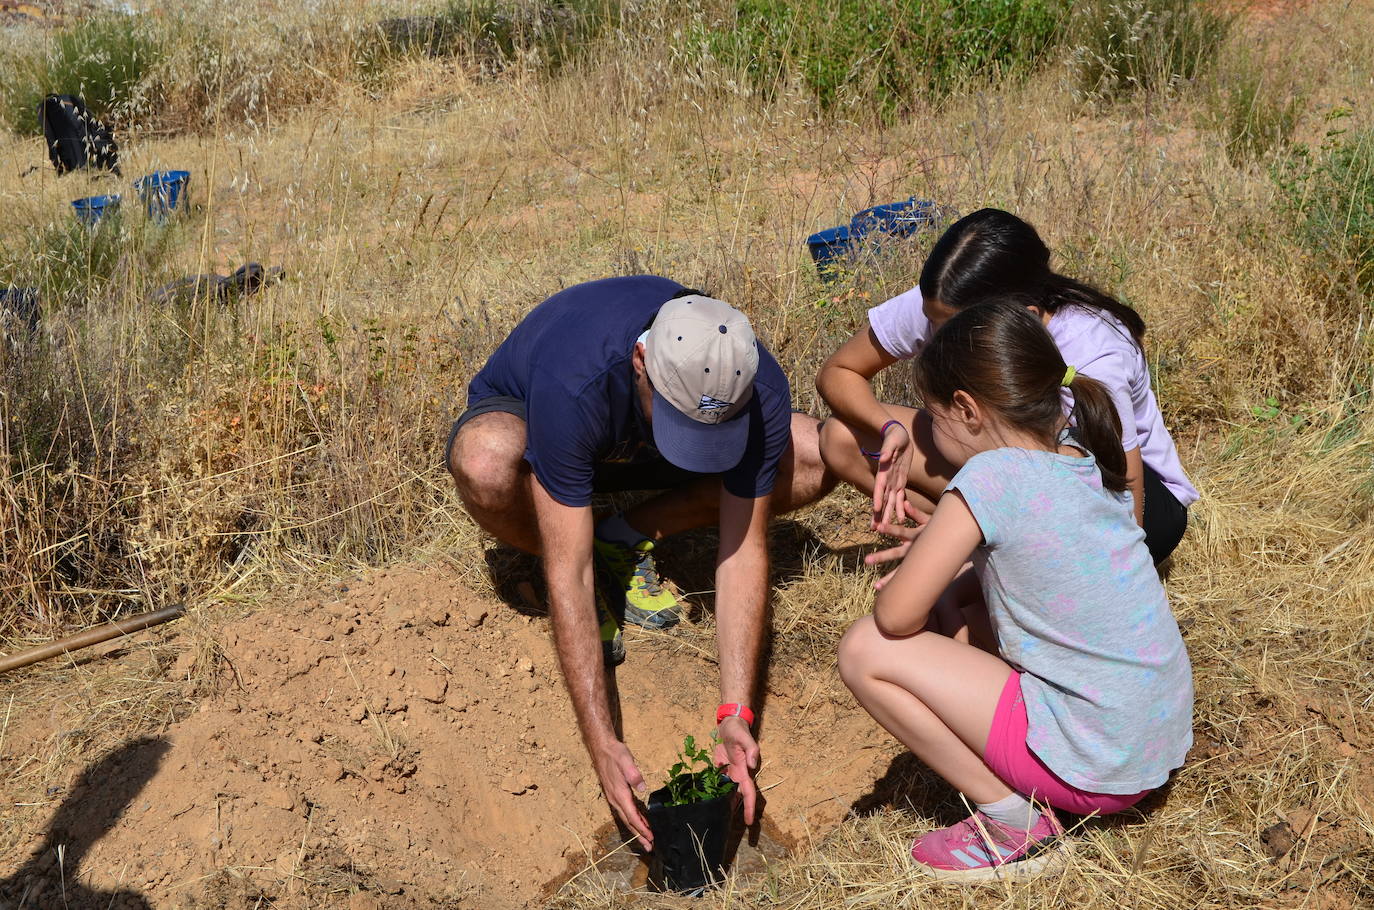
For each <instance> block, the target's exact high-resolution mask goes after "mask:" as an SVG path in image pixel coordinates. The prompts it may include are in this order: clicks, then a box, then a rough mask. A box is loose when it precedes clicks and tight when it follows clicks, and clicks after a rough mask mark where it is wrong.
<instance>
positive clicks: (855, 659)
mask: <svg viewBox="0 0 1374 910" xmlns="http://www.w3.org/2000/svg"><path fill="white" fill-rule="evenodd" d="M879 637H880V636H879V634H878V626H877V625H876V624H875V623H874V622H873V617H872V616H865V617H863V618H862V619H860V620H859V621H857V622H855V623H854V625H852V626H850V627H849V630H848V631H846V632H845V633H844V636H843V637H842V638H841V639H840V647H839V653H838V654H837V655H836V662H837V663H838V664H839V668H840V679H842V680H844V684H845V685H846V686H848V687H849V688H850V689H851V690H852V689H854V687H855V686H857V685H862V683H863V680H864V679H865V678H867V676H868V671H869V670H871V669H872V666H873V642H874V641H875V640H877V639H878V638H879Z"/></svg>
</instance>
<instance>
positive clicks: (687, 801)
mask: <svg viewBox="0 0 1374 910" xmlns="http://www.w3.org/2000/svg"><path fill="white" fill-rule="evenodd" d="M737 789H738V788H737V787H736V785H735V782H734V781H732V780H731V779H730V778H729V777H728V776H727V775H726V773H725V771H724V770H722V769H721V768H717V767H716V763H715V762H713V761H711V754H710V753H709V752H708V751H707V750H706V749H702V748H698V747H697V743H696V740H695V739H694V738H693V737H691V736H688V737H685V738H684V739H683V741H682V751H680V752H678V754H677V762H676V763H674V765H673V766H672V767H671V768H669V769H668V782H667V783H666V784H664V785H663V786H662V787H660V788H658V789H657V790H655V791H654V792H653V793H650V794H649V800H648V806H647V807H646V808H647V810H648V812H647V815H648V819H649V828H650V829H651V830H652V831H653V832H654V852H653V855H652V857H651V859H650V864H649V883H650V884H651V885H652V886H653V887H655V888H658V889H659V890H665V891H679V892H681V893H683V894H700V893H701V892H702V890H703V889H705V888H709V887H711V886H712V885H713V884H715V883H716V882H718V881H720V879H721V876H722V875H724V869H725V865H726V859H725V853H726V850H725V848H726V845H727V842H728V840H729V835H730V828H731V824H732V822H733V819H734V816H735V812H736V810H737V809H738V806H739V794H738V793H737Z"/></svg>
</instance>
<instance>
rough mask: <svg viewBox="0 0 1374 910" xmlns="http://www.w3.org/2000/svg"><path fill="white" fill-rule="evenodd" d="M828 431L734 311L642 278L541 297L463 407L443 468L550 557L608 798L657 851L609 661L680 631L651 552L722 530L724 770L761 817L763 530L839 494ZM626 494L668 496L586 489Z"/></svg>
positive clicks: (571, 681) (579, 707)
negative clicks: (828, 460)
mask: <svg viewBox="0 0 1374 910" xmlns="http://www.w3.org/2000/svg"><path fill="white" fill-rule="evenodd" d="M817 426H818V424H817V421H816V420H815V419H814V418H811V417H808V416H806V415H804V414H796V413H793V412H792V408H791V390H790V388H789V386H788V383H787V377H785V376H784V375H783V372H782V370H781V368H780V367H779V366H778V364H777V361H776V360H774V359H773V356H772V355H771V354H769V353H768V351H767V350H766V349H765V348H764V347H763V345H761V344H759V343H758V341H757V340H756V339H755V337H754V332H753V329H752V328H751V327H750V325H749V321H748V319H746V318H745V317H744V315H743V314H742V313H740V312H739V311H738V310H735V309H733V308H731V307H730V306H728V305H726V304H725V303H722V302H721V301H719V300H714V299H712V298H710V297H706V296H704V295H702V294H700V293H697V292H696V291H691V290H688V289H686V288H684V287H682V286H681V285H679V284H677V283H676V282H673V281H670V280H668V279H666V278H658V277H654V276H650V275H640V276H634V277H625V278H607V279H603V280H601V281H591V282H587V283H585V284H579V285H575V286H573V287H570V288H568V289H566V290H563V291H560V292H559V293H557V294H555V295H553V296H552V297H550V298H548V299H547V300H545V301H544V302H543V303H541V304H539V305H538V306H537V307H535V308H534V309H533V310H532V311H531V312H530V313H529V315H527V316H526V317H525V319H524V320H523V321H522V322H521V323H520V324H519V325H518V326H516V327H515V330H514V331H513V332H511V334H510V336H509V337H507V338H506V340H505V341H504V342H502V344H501V345H500V346H499V347H498V348H497V349H496V351H495V353H493V354H492V356H491V359H490V360H488V361H487V364H486V366H485V367H483V368H482V370H481V372H479V373H478V374H477V376H476V377H474V378H473V380H472V383H471V384H470V385H469V387H468V409H467V411H465V412H464V413H463V415H462V416H461V417H459V418H458V420H457V422H455V423H454V425H453V432H452V433H451V434H450V436H449V442H448V448H447V452H446V454H447V461H448V467H449V471H450V472H451V473H452V474H453V479H454V481H455V483H456V484H457V486H458V494H459V496H460V497H461V498H462V500H463V504H464V506H465V507H466V508H467V511H468V514H470V515H471V516H472V517H473V519H474V520H475V521H476V522H477V523H478V524H479V525H481V526H482V528H484V529H485V530H486V531H488V532H489V533H491V534H492V535H494V536H495V537H497V538H498V539H500V540H502V541H504V542H505V543H507V544H510V545H511V546H514V547H518V548H519V549H521V550H525V551H527V552H529V553H533V554H536V555H538V556H540V557H542V559H543V563H544V573H545V577H546V580H547V583H548V591H549V614H550V617H551V620H552V624H553V632H554V640H555V644H556V646H557V649H558V660H559V663H560V664H561V666H562V669H563V677H564V680H565V682H566V684H567V687H568V693H569V695H570V696H571V697H572V702H573V707H574V709H575V711H576V713H577V722H578V726H579V728H580V730H581V734H582V740H583V742H584V744H585V745H586V747H587V751H588V753H589V754H590V756H591V759H592V764H593V766H594V767H595V769H596V774H597V777H598V779H599V780H600V783H601V789H602V792H603V793H604V794H605V796H606V799H607V800H608V801H609V802H610V804H611V808H612V809H613V810H614V811H615V813H616V814H617V815H618V816H619V817H620V819H621V820H622V821H623V822H624V823H625V824H626V825H627V826H628V827H629V828H630V829H631V830H632V831H633V832H634V833H635V834H636V835H638V837H639V840H640V842H641V843H642V844H643V846H644V847H645V848H646V849H652V847H653V835H652V834H651V833H650V831H649V826H648V823H647V821H646V820H645V818H644V816H643V814H642V813H641V812H640V811H639V807H638V805H637V804H636V802H635V799H634V795H633V793H632V792H631V790H632V788H633V789H637V790H642V789H643V788H644V778H643V775H641V774H640V773H639V769H638V768H637V767H636V765H635V761H634V757H633V756H632V755H631V754H630V750H629V749H628V748H627V747H626V745H625V744H624V743H623V742H621V741H620V740H619V738H618V737H617V735H616V732H615V728H614V725H613V724H612V720H611V709H610V705H609V703H608V699H607V693H606V682H605V678H604V674H603V672H602V666H603V663H604V664H605V665H606V666H614V665H615V664H618V663H619V662H620V661H622V660H623V659H624V644H623V641H622V637H621V618H622V617H623V618H624V620H625V621H629V622H635V623H637V624H640V625H646V626H650V627H654V628H664V627H666V626H669V625H672V624H673V623H675V622H676V621H677V616H678V605H677V603H676V600H675V599H674V598H673V596H672V594H671V592H669V591H668V590H667V589H666V588H664V587H663V586H662V584H661V583H660V581H659V577H658V572H657V569H656V568H655V565H654V558H653V553H654V549H655V546H656V544H657V542H658V541H660V540H662V539H664V538H665V537H669V536H671V535H673V534H676V533H678V532H680V531H686V530H688V529H691V528H699V527H705V526H708V525H711V524H713V523H714V524H716V525H718V526H719V529H720V548H719V551H718V552H717V556H716V647H717V652H718V655H719V665H720V700H721V704H720V707H719V708H718V709H717V712H716V722H717V724H718V727H717V737H718V739H719V745H718V746H717V748H716V761H717V762H719V763H721V764H728V765H729V774H730V777H731V779H733V780H734V781H736V782H737V783H738V784H739V788H740V793H741V795H742V796H743V800H744V814H745V820H746V822H747V823H750V824H752V823H753V821H754V817H755V802H756V800H757V797H758V791H757V788H756V787H755V785H754V781H753V777H752V772H753V771H754V770H755V769H757V768H758V761H759V747H758V744H757V743H756V742H755V740H754V737H753V734H752V732H751V726H752V724H753V712H752V710H751V708H750V705H751V704H754V698H755V695H756V692H755V689H756V686H757V681H758V675H759V662H760V658H761V655H762V648H763V641H764V628H765V624H766V622H767V615H768V591H769V567H768V550H767V533H766V532H767V523H768V519H769V517H770V515H779V514H782V513H784V512H788V511H791V510H793V509H796V508H799V507H801V506H804V505H807V504H808V503H811V502H814V501H815V500H817V499H819V498H820V497H821V496H823V495H825V494H826V493H828V492H829V491H830V489H831V488H832V487H833V486H834V484H835V479H834V477H833V476H831V475H830V474H829V473H828V472H827V471H826V469H825V467H824V464H823V463H822V462H821V459H820V451H819V446H818V442H817V439H818V437H817ZM623 490H661V491H663V492H661V493H659V494H658V495H656V496H654V497H653V498H651V499H648V500H646V501H644V502H642V503H640V504H639V505H637V506H635V507H634V508H631V509H628V510H626V511H625V512H622V513H618V514H614V515H610V516H608V517H606V518H604V519H602V520H601V521H599V522H595V521H594V519H593V517H592V509H591V501H592V494H593V493H609V492H616V491H623ZM598 571H599V572H600V574H601V576H602V578H603V579H604V580H605V585H604V587H605V588H607V589H609V590H610V591H612V592H613V593H614V601H615V602H614V603H607V601H606V599H605V597H604V596H603V594H602V586H599V585H598V584H597V583H596V575H597V572H598ZM622 601H623V602H622ZM598 641H599V644H600V653H598Z"/></svg>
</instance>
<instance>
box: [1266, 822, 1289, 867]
mask: <svg viewBox="0 0 1374 910" xmlns="http://www.w3.org/2000/svg"><path fill="white" fill-rule="evenodd" d="M1260 842H1261V843H1262V844H1264V852H1266V853H1268V854H1269V857H1270V859H1276V860H1277V859H1282V858H1283V857H1284V856H1286V855H1287V854H1288V851H1289V850H1292V849H1293V845H1294V844H1295V843H1297V838H1296V837H1294V835H1293V829H1292V827H1291V826H1290V825H1289V824H1288V822H1286V821H1283V822H1277V823H1275V824H1272V825H1270V826H1269V827H1268V828H1265V829H1264V830H1263V831H1261V832H1260Z"/></svg>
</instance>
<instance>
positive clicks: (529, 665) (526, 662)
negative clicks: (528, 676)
mask: <svg viewBox="0 0 1374 910" xmlns="http://www.w3.org/2000/svg"><path fill="white" fill-rule="evenodd" d="M515 666H516V668H517V669H519V671H520V672H521V673H533V672H534V661H532V660H530V659H529V658H528V657H522V658H520V662H519V663H517V664H516V665H515Z"/></svg>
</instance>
